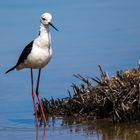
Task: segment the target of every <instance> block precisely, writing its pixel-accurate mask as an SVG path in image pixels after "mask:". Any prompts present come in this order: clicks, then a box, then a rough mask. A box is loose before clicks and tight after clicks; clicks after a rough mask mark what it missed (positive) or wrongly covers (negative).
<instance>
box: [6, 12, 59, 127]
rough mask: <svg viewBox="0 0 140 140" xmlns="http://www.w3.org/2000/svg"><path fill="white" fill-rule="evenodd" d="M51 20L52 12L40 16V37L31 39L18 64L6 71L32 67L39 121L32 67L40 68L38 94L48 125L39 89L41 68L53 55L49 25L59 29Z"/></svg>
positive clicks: (43, 116)
mask: <svg viewBox="0 0 140 140" xmlns="http://www.w3.org/2000/svg"><path fill="white" fill-rule="evenodd" d="M51 20H52V15H51V14H50V13H44V14H42V15H41V18H40V22H41V25H40V32H39V35H38V37H37V38H36V39H34V40H33V41H31V42H30V43H29V44H28V45H27V46H26V47H25V48H24V50H23V51H22V53H21V55H20V57H19V59H18V61H17V63H16V65H15V66H13V67H12V68H10V69H9V70H8V71H6V73H8V72H10V71H12V70H14V69H16V70H20V69H23V68H30V70H31V84H32V98H33V104H34V112H35V117H36V122H37V123H38V116H37V109H36V102H35V95H34V88H33V70H32V69H39V72H38V79H37V85H36V96H37V99H38V102H39V105H40V108H41V113H42V118H43V121H44V124H45V125H46V117H45V114H44V111H43V107H42V104H41V99H40V96H39V92H38V89H39V81H40V74H41V69H42V68H43V67H44V66H45V65H47V64H48V63H49V61H50V59H51V57H52V48H51V35H50V32H49V25H50V26H52V27H53V28H54V29H55V30H57V28H56V27H55V26H54V25H53V24H52V23H51ZM57 31H58V30H57Z"/></svg>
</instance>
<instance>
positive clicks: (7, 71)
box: [5, 66, 16, 74]
mask: <svg viewBox="0 0 140 140" xmlns="http://www.w3.org/2000/svg"><path fill="white" fill-rule="evenodd" d="M15 68H16V66H14V67H12V68H10V69H9V70H7V71H6V72H5V74H7V73H8V72H10V71H12V70H14V69H15Z"/></svg>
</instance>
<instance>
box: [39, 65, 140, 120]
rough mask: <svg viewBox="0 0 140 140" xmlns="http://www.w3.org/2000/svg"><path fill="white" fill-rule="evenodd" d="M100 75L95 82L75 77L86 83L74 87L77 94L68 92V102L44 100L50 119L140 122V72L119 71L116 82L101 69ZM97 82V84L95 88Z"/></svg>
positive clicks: (137, 69) (65, 100) (114, 78)
mask: <svg viewBox="0 0 140 140" xmlns="http://www.w3.org/2000/svg"><path fill="white" fill-rule="evenodd" d="M99 71H100V77H95V78H93V77H83V76H81V75H80V74H76V75H74V76H75V77H76V78H78V79H80V80H81V81H82V82H81V84H80V85H76V84H72V90H73V91H72V92H73V93H71V92H70V91H68V92H69V97H67V98H63V99H53V98H52V99H51V100H47V99H46V98H44V99H42V104H43V108H44V112H45V113H46V116H51V117H56V116H62V117H70V116H71V117H80V118H84V119H97V118H111V119H112V120H113V122H131V121H139V120H140V69H139V68H135V69H131V70H124V71H122V70H121V71H117V72H116V75H115V76H112V78H109V76H108V74H107V73H106V72H104V71H103V70H102V68H101V66H100V65H99ZM95 82H96V83H97V84H96V85H95V86H94V85H93V83H95ZM72 94H73V95H72ZM38 114H40V107H39V105H38Z"/></svg>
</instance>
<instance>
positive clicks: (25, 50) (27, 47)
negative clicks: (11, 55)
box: [5, 41, 34, 74]
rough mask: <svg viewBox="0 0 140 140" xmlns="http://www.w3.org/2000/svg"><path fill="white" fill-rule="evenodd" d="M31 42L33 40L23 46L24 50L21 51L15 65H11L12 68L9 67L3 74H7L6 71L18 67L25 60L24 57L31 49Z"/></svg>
mask: <svg viewBox="0 0 140 140" xmlns="http://www.w3.org/2000/svg"><path fill="white" fill-rule="evenodd" d="M33 42H34V41H31V42H30V43H29V44H28V45H27V46H26V47H25V48H24V50H23V51H22V53H21V55H20V57H19V59H18V61H17V64H16V65H15V66H13V67H12V68H10V69H9V70H7V71H6V72H5V74H7V73H8V72H10V71H12V70H14V69H15V68H16V67H18V66H19V65H20V64H21V63H23V62H24V60H26V58H27V57H28V55H29V54H30V52H31V50H32V47H33Z"/></svg>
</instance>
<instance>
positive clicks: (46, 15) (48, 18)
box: [40, 13, 58, 31]
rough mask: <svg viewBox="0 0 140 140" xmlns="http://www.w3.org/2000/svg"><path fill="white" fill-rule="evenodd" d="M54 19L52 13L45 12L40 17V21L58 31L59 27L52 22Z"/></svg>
mask: <svg viewBox="0 0 140 140" xmlns="http://www.w3.org/2000/svg"><path fill="white" fill-rule="evenodd" d="M51 21H52V15H51V14H50V13H43V14H42V15H41V18H40V22H41V23H42V24H43V25H44V26H46V27H48V26H49V25H50V26H52V27H53V28H54V29H55V30H56V31H58V29H57V28H56V27H55V26H54V25H53V24H52V23H51Z"/></svg>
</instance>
